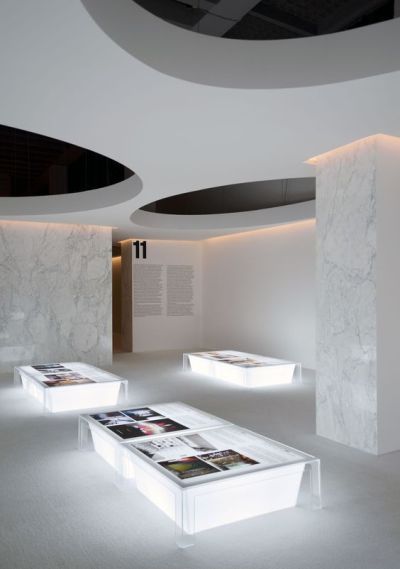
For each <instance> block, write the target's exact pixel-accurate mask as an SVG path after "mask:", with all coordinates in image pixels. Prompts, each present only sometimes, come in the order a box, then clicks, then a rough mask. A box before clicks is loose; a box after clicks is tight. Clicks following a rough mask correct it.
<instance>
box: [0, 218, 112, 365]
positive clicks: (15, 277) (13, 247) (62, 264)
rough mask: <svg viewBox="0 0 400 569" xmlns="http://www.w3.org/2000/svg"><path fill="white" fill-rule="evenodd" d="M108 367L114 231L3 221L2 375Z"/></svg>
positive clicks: (0, 235)
mask: <svg viewBox="0 0 400 569" xmlns="http://www.w3.org/2000/svg"><path fill="white" fill-rule="evenodd" d="M74 360H78V361H84V362H87V363H93V364H98V365H107V364H110V363H111V361H112V329H111V229H110V228H105V227H97V226H88V225H67V224H55V223H25V222H7V221H1V222H0V372H2V371H4V372H6V371H11V370H12V368H13V366H15V365H22V364H31V363H46V362H57V361H74Z"/></svg>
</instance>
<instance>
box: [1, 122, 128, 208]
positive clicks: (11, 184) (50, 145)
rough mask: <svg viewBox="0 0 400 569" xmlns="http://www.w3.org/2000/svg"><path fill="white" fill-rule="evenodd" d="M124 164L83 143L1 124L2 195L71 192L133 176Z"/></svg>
mask: <svg viewBox="0 0 400 569" xmlns="http://www.w3.org/2000/svg"><path fill="white" fill-rule="evenodd" d="M133 174H134V172H132V170H130V169H129V168H126V166H124V165H123V164H120V163H119V162H116V161H115V160H112V159H111V158H108V157H107V156H103V155H102V154H98V153H97V152H93V151H91V150H87V149H85V148H81V147H80V146H76V145H74V144H70V143H68V142H64V141H62V140H57V139H54V138H50V137H48V136H43V135H41V134H36V133H33V132H29V131H26V130H21V129H18V128H13V127H9V126H4V125H0V196H2V197H24V196H47V195H57V194H72V193H77V192H84V191H87V190H95V189H97V188H103V187H105V186H111V185H113V184H117V183H118V182H122V181H123V180H126V179H127V178H130V177H131V176H133Z"/></svg>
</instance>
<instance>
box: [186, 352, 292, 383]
mask: <svg viewBox="0 0 400 569" xmlns="http://www.w3.org/2000/svg"><path fill="white" fill-rule="evenodd" d="M183 369H185V370H186V369H191V370H192V371H193V372H195V373H201V374H203V375H208V376H211V377H215V378H217V379H223V380H225V381H230V382H232V383H236V384H238V385H242V386H244V387H262V386H266V385H283V384H287V383H293V382H301V364H300V363H296V362H289V361H286V360H280V359H277V358H269V357H265V356H258V355H254V354H247V353H245V352H238V351H236V350H218V351H211V352H195V353H185V354H183Z"/></svg>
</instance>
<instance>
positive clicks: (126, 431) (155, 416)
mask: <svg viewBox="0 0 400 569" xmlns="http://www.w3.org/2000/svg"><path fill="white" fill-rule="evenodd" d="M90 417H91V418H92V419H94V420H95V421H96V422H98V423H99V424H100V425H101V426H102V427H105V428H106V429H109V430H110V431H111V432H112V433H113V434H114V435H116V436H117V437H119V438H120V439H121V440H124V441H126V440H130V439H135V438H139V437H157V436H163V435H164V436H165V435H167V434H169V433H174V432H179V431H189V430H199V429H207V428H211V427H216V426H222V425H225V424H227V422H226V421H224V420H223V419H220V418H218V417H213V416H212V415H208V414H207V413H204V412H203V411H200V410H198V409H194V408H192V407H189V406H188V405H185V404H184V403H179V402H178V403H163V404H156V405H149V406H143V407H130V408H126V409H121V410H120V411H105V412H102V413H95V414H93V415H90Z"/></svg>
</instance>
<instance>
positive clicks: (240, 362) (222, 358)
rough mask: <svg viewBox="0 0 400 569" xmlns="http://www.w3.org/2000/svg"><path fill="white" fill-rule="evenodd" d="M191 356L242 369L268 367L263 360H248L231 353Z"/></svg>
mask: <svg viewBox="0 0 400 569" xmlns="http://www.w3.org/2000/svg"><path fill="white" fill-rule="evenodd" d="M191 355H193V356H200V357H203V358H207V359H211V360H214V361H218V362H221V363H226V364H231V365H237V366H240V367H262V366H266V365H267V363H266V362H265V361H263V360H258V359H256V358H252V357H249V358H248V357H244V356H242V355H240V356H239V355H237V354H231V353H229V352H197V353H194V354H191Z"/></svg>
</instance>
